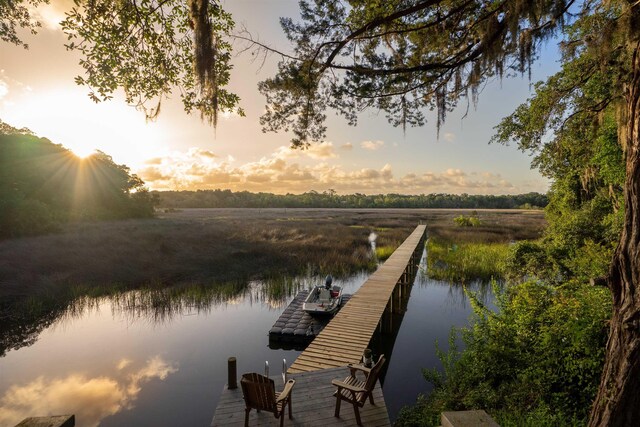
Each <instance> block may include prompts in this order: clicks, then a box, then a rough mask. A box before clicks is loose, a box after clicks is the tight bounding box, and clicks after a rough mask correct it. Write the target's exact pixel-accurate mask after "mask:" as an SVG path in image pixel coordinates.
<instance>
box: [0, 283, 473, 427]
mask: <svg viewBox="0 0 640 427" xmlns="http://www.w3.org/2000/svg"><path fill="white" fill-rule="evenodd" d="M366 278H367V275H364V274H362V275H357V276H354V277H351V278H350V279H348V280H346V281H338V280H336V282H337V283H338V284H341V285H342V286H344V287H345V292H346V293H353V292H354V291H355V290H357V288H359V287H360V285H361V284H362V283H363V282H364V281H365V280H366ZM311 282H312V281H311V280H307V281H302V282H300V281H296V286H294V287H293V288H294V289H293V291H295V289H296V288H297V287H308V286H310V285H311ZM294 293H295V292H294ZM269 295H270V294H269V293H268V292H265V285H263V284H260V283H254V284H251V285H250V286H249V287H248V288H247V289H246V290H245V291H243V292H241V293H240V294H238V295H235V296H234V297H233V298H231V299H229V300H227V301H226V302H220V301H217V302H212V303H211V304H210V305H207V306H206V307H202V306H200V307H199V308H198V309H196V308H192V306H193V305H192V304H189V303H188V302H187V303H182V304H178V306H177V307H173V308H172V309H171V310H169V311H168V312H167V310H164V311H162V313H161V314H160V315H159V314H158V312H157V310H155V311H154V310H149V309H139V308H138V309H132V308H123V304H122V301H121V300H119V301H114V300H107V299H105V300H101V301H97V302H94V303H93V305H92V306H91V307H84V308H82V309H81V310H79V312H77V313H76V314H75V315H73V316H66V317H65V318H63V319H60V320H58V321H57V322H55V323H54V324H53V325H52V326H50V327H48V328H47V329H45V330H44V331H43V332H42V333H41V334H40V336H39V338H38V340H37V341H36V342H35V344H33V345H31V346H29V347H23V348H21V349H19V350H13V351H9V352H8V353H7V355H6V356H5V357H4V358H1V359H0V426H13V425H15V424H16V423H17V422H19V421H20V420H22V419H23V418H25V417H27V416H35V415H46V414H63V413H74V414H76V425H77V426H80V427H82V426H97V425H100V426H208V425H209V423H210V422H211V418H212V416H213V412H214V410H215V407H216V405H217V401H218V398H219V395H220V392H221V390H222V389H223V386H224V384H225V382H226V369H227V367H226V360H227V358H228V357H230V356H236V357H237V358H238V372H239V373H242V372H248V371H258V372H261V371H262V370H263V369H264V362H265V360H268V361H269V363H270V366H271V374H272V375H273V374H277V373H280V371H281V363H282V359H283V358H284V359H287V361H288V362H289V363H291V361H293V360H294V359H295V358H296V357H297V355H298V354H299V352H297V351H293V350H288V351H285V350H273V349H270V348H269V347H268V335H267V331H268V330H269V328H270V327H271V325H272V324H273V323H274V321H275V320H276V319H277V318H278V316H279V314H280V313H281V311H282V310H283V309H284V307H285V306H286V304H287V303H288V302H289V301H290V299H291V298H292V295H291V296H284V297H280V298H274V297H271V296H269ZM130 301H131V298H129V302H130ZM131 305H132V304H129V305H128V306H129V307H131ZM470 311H471V309H470V306H469V304H468V301H467V300H466V299H465V297H464V294H463V292H462V289H461V288H460V287H451V286H449V285H447V284H444V283H439V282H435V281H431V280H427V279H425V278H424V277H422V275H421V274H418V276H417V278H416V281H415V284H414V286H413V288H412V290H411V296H410V299H409V301H408V304H407V307H406V312H405V314H404V315H403V316H394V318H393V321H394V325H393V328H394V331H393V332H394V333H393V334H390V333H387V334H386V335H383V336H380V337H378V338H377V340H378V342H379V344H377V351H378V352H382V351H384V352H385V353H386V354H387V355H388V356H389V352H390V349H389V347H390V346H391V344H393V352H392V353H391V355H390V356H391V357H390V360H389V364H388V370H387V372H386V375H385V378H384V382H383V389H384V393H385V398H386V401H387V406H388V408H389V413H390V416H391V417H392V418H394V417H395V416H396V414H397V411H398V410H399V409H400V407H401V406H402V405H404V404H410V403H412V402H413V401H414V400H415V397H416V395H417V394H418V393H420V392H428V391H429V386H428V384H427V383H426V382H425V381H424V380H423V379H422V376H421V368H423V367H435V366H439V361H438V360H437V358H436V356H435V347H434V341H435V340H438V341H439V342H440V343H441V345H442V346H443V347H445V348H446V343H447V338H448V334H449V330H450V329H451V326H453V325H460V326H461V325H464V324H466V322H467V319H468V316H469V313H470ZM394 339H395V342H394ZM375 348H376V346H374V349H375ZM294 415H295V413H294Z"/></svg>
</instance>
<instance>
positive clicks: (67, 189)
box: [0, 124, 157, 237]
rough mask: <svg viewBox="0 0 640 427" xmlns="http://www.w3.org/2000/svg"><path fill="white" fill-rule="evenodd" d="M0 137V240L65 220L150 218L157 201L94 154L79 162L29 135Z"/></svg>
mask: <svg viewBox="0 0 640 427" xmlns="http://www.w3.org/2000/svg"><path fill="white" fill-rule="evenodd" d="M12 129H13V128H11V127H10V126H8V125H6V124H3V127H2V131H3V133H2V134H0V237H15V236H21V235H29V234H40V233H44V232H48V231H51V230H55V229H56V228H57V227H58V226H59V225H60V224H62V223H64V222H66V221H69V220H79V219H106V218H125V217H148V216H152V215H153V209H154V205H155V204H156V203H157V200H156V197H155V196H153V195H152V194H150V193H149V192H148V191H147V190H146V189H145V187H144V183H143V182H142V180H140V178H138V177H137V176H136V175H131V174H130V173H129V168H128V167H126V166H124V165H118V164H116V163H114V162H113V160H112V159H111V157H110V156H108V155H106V154H104V153H101V152H98V153H97V154H94V155H93V156H90V157H88V158H86V159H79V158H77V157H76V156H75V155H74V154H73V153H71V152H70V151H69V150H67V149H65V148H63V147H61V146H59V145H56V144H53V143H51V142H50V141H49V140H47V139H45V138H38V137H36V136H33V135H31V134H30V133H29V132H28V131H25V130H24V129H23V130H13V131H12Z"/></svg>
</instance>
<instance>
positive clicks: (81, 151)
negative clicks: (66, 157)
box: [65, 146, 96, 159]
mask: <svg viewBox="0 0 640 427" xmlns="http://www.w3.org/2000/svg"><path fill="white" fill-rule="evenodd" d="M65 148H68V149H69V150H71V152H72V153H73V154H75V155H76V157H79V158H81V159H86V158H87V157H89V156H90V155H92V154H94V153H95V152H96V149H95V148H91V147H89V146H77V147H65Z"/></svg>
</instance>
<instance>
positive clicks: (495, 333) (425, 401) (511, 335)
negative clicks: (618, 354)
mask: <svg viewBox="0 0 640 427" xmlns="http://www.w3.org/2000/svg"><path fill="white" fill-rule="evenodd" d="M496 298H497V305H498V311H497V312H496V313H494V312H491V311H489V310H487V309H486V308H485V307H483V306H482V305H481V304H480V303H479V302H478V300H476V299H475V298H473V296H471V300H472V302H473V307H474V320H473V322H472V325H471V326H470V327H469V328H465V329H462V330H460V331H452V335H451V338H450V344H449V345H450V347H449V351H448V352H442V351H439V357H440V359H441V361H442V364H443V372H440V371H438V370H436V369H432V370H425V371H424V376H425V378H426V379H427V380H428V381H430V382H432V383H433V384H434V391H433V392H432V393H431V394H430V395H429V396H428V397H422V398H420V399H419V400H418V402H417V403H416V405H414V406H412V407H407V408H404V409H403V410H402V411H401V412H400V415H399V417H398V421H397V423H396V424H397V425H400V426H405V425H407V426H408V425H437V424H434V422H437V416H436V415H437V414H439V413H440V412H442V411H446V410H463V409H485V410H487V411H488V412H489V413H490V414H491V415H493V416H494V417H495V419H496V421H497V422H498V423H499V424H500V425H501V426H503V427H505V426H516V425H517V426H521V425H524V426H528V425H531V426H534V425H535V426H546V425H548V426H551V425H553V426H563V425H566V426H573V425H580V424H583V423H584V422H585V420H586V418H587V416H588V413H589V409H590V407H591V401H592V400H593V398H594V396H595V393H596V391H597V387H598V383H599V378H600V373H601V370H602V366H603V361H604V351H605V342H606V329H607V328H606V323H607V320H608V319H609V317H610V315H611V297H610V294H609V291H608V290H607V289H605V288H601V287H593V286H589V285H581V286H565V287H553V286H548V285H545V284H543V283H540V282H527V283H523V284H520V285H517V286H513V287H510V288H507V289H506V290H504V291H502V292H499V293H498V295H497V297H496ZM457 337H461V338H462V340H463V342H464V344H465V346H466V349H465V350H464V351H460V350H459V349H458V347H457V346H456V339H457Z"/></svg>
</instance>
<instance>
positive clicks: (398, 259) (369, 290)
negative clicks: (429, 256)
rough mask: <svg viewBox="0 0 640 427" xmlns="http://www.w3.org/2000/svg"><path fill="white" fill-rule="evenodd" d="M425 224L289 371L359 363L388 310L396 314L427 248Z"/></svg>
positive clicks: (372, 278) (361, 288) (366, 284)
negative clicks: (398, 302) (400, 300)
mask: <svg viewBox="0 0 640 427" xmlns="http://www.w3.org/2000/svg"><path fill="white" fill-rule="evenodd" d="M425 231H426V225H418V226H417V227H416V229H415V230H414V231H413V233H411V235H410V236H409V237H407V239H406V240H405V241H404V242H403V243H402V245H400V247H398V249H396V250H395V252H394V253H393V254H392V255H391V256H390V257H389V258H388V259H387V260H386V261H385V263H384V264H383V265H382V266H381V267H380V268H378V270H377V271H376V272H374V273H373V274H372V275H371V276H370V277H369V279H368V280H367V281H366V282H365V283H364V284H363V285H362V286H361V287H360V289H358V291H357V292H356V293H355V294H353V296H352V297H351V299H350V300H349V302H348V303H346V304H345V305H344V307H342V308H341V309H340V311H339V312H338V313H337V314H336V315H335V317H334V318H333V319H332V320H331V321H330V322H329V324H328V325H327V326H326V327H325V328H324V329H323V330H322V331H321V332H320V333H319V334H318V336H317V337H316V338H315V339H314V340H313V342H311V344H309V346H308V347H307V348H306V350H305V351H303V352H302V353H301V354H300V356H298V358H297V359H296V361H295V362H293V364H292V365H291V367H290V368H289V370H288V372H289V373H290V374H295V373H300V372H310V371H318V370H321V369H328V368H335V367H339V366H345V365H347V364H349V363H359V362H360V360H361V357H362V353H363V352H364V350H365V349H366V348H367V347H368V345H369V342H370V341H371V337H372V336H373V333H374V332H375V331H376V328H378V324H379V322H380V319H381V318H382V315H383V313H384V312H385V310H389V311H391V312H393V310H394V309H395V307H394V306H395V305H396V304H397V302H396V301H397V300H398V299H400V298H401V292H402V286H396V285H398V284H403V283H407V282H409V280H410V278H411V276H412V275H413V273H415V270H416V268H417V265H418V263H419V261H420V257H421V255H422V251H423V249H424V240H425Z"/></svg>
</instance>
